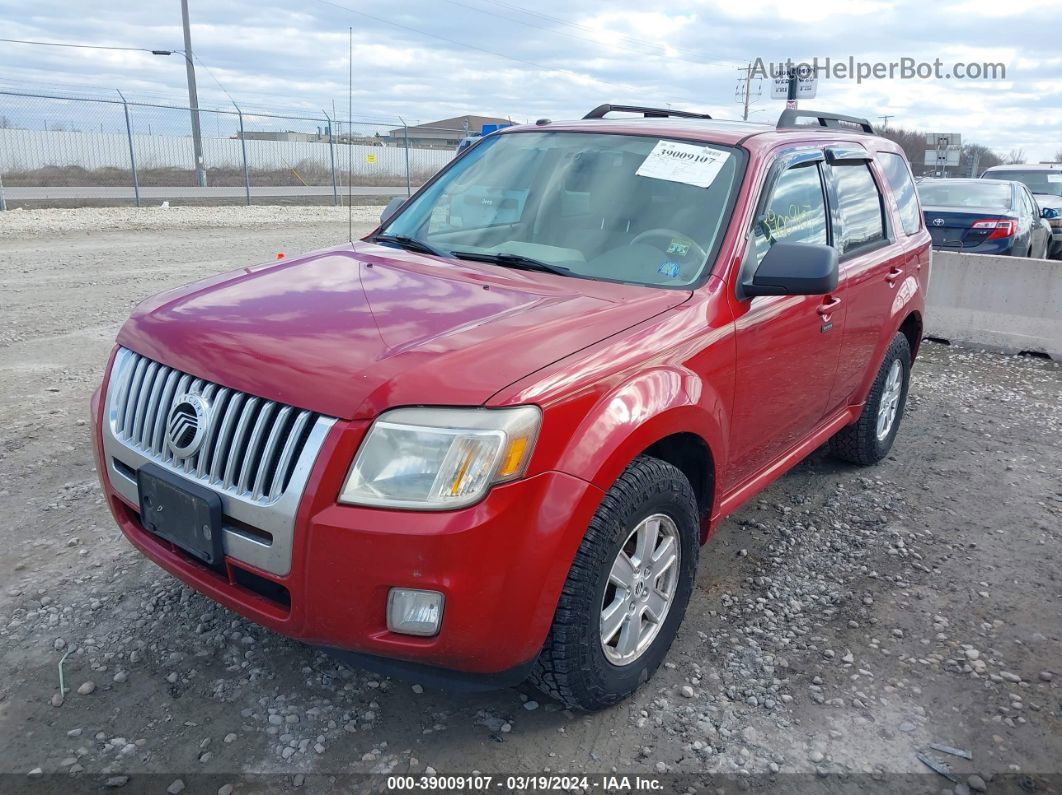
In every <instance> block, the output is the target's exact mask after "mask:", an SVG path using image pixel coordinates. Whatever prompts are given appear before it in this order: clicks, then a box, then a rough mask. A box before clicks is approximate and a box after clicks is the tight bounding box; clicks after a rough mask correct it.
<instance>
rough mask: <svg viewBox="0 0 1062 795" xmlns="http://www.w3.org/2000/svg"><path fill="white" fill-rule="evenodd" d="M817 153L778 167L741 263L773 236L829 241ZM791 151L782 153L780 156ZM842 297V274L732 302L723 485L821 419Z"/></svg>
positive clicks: (757, 255)
mask: <svg viewBox="0 0 1062 795" xmlns="http://www.w3.org/2000/svg"><path fill="white" fill-rule="evenodd" d="M816 155H817V159H810V160H803V161H801V160H800V159H799V158H796V159H795V164H794V165H790V166H787V167H785V166H783V168H782V170H781V171H780V172H778V173H777V176H776V178H775V179H774V182H773V184H771V185H770V187H769V188H768V190H769V191H770V193H769V195H768V198H767V200H766V201H765V202H761V203H760V210H759V211H758V213H757V218H756V220H755V222H754V226H753V229H752V232H751V235H750V238H749V243H748V245H749V247H750V250H749V251H748V252H747V254H746V267H748V268H753V269H754V268H755V267H756V266H757V265H758V264H759V262H760V260H762V259H763V256H764V254H766V252H767V250H768V249H769V248H770V247H771V246H772V245H773V244H774V243H776V242H778V241H780V240H786V241H789V242H798V243H819V244H824V245H828V244H830V243H831V242H832V240H831V230H830V224H829V223H828V220H827V218H828V213H827V204H826V198H825V190H824V182H823V173H822V164H821V162H820V161H821V152H818V153H815V152H813V153H812V157H813V158H814V157H815V156H816ZM791 157H792V156H787V155H785V154H783V155H782V162H783V163H784V162H786V160H787V159H789V158H791ZM775 168H776V169H777V166H776V167H775ZM750 257H751V258H752V261H751V262H749V261H748V258H750ZM739 278H740V277H739ZM845 304H846V301H845V285H844V282H843V281H841V282H839V283H838V285H837V289H836V290H835V291H834V292H833V293H832V294H830V295H824V296H823V295H811V296H803V295H795V296H791V295H785V296H760V297H756V298H752V299H751V300H750V299H746V300H744V301H742V302H740V303H739V304H738V306H737V309H736V320H735V340H736V352H735V353H736V359H735V368H736V372H735V392H734V410H733V416H732V427H731V442H730V455H729V466H728V467H727V477H726V481H727V483H726V486H725V487H724V488H725V489H727V490H730V489H733V488H734V487H736V486H738V485H740V484H741V483H743V482H744V481H746V480H747V479H749V478H750V477H752V476H753V475H755V474H756V473H757V472H759V471H761V470H762V469H764V468H765V467H766V466H768V465H769V464H771V463H772V462H774V461H775V460H776V459H777V458H779V457H780V456H781V455H783V454H784V453H785V452H786V451H787V450H788V449H790V448H791V447H793V446H794V445H796V444H797V443H798V442H800V441H801V440H803V439H804V438H805V437H807V436H808V434H810V433H811V431H812V430H813V429H814V428H815V427H816V426H817V425H818V424H819V423H820V422H821V421H822V420H823V418H824V416H825V414H826V411H827V404H828V402H829V398H830V394H831V392H832V391H833V384H834V376H835V373H836V370H837V360H838V356H839V353H840V345H841V336H842V333H843V329H844V322H845V320H844V318H845V312H846V309H847V307H846V305H845Z"/></svg>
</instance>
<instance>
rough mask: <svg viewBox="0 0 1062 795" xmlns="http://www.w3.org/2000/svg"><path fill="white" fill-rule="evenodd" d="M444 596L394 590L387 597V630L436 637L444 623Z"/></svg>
mask: <svg viewBox="0 0 1062 795" xmlns="http://www.w3.org/2000/svg"><path fill="white" fill-rule="evenodd" d="M442 612H443V595H442V594H441V593H439V592H438V591H419V590H415V589H413V588H392V589H391V592H390V593H389V594H388V595H387V628H388V629H389V630H391V631H392V632H400V633H402V634H403V635H435V634H437V633H438V632H439V625H440V624H441V623H442Z"/></svg>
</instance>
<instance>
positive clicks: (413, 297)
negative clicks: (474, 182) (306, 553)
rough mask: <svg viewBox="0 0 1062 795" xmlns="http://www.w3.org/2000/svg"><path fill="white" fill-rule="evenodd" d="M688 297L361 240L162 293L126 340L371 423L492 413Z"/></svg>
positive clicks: (261, 390)
mask: <svg viewBox="0 0 1062 795" xmlns="http://www.w3.org/2000/svg"><path fill="white" fill-rule="evenodd" d="M689 295H690V293H689V292H688V291H682V290H668V289H660V288H650V287H640V286H636V285H626V284H614V283H609V282H595V281H591V280H586V279H578V278H570V277H563V276H556V275H553V274H542V273H532V272H527V271H517V270H512V269H503V268H500V267H497V266H494V265H483V264H480V263H472V262H463V261H460V262H455V261H453V260H448V259H442V258H437V257H430V256H425V255H420V254H413V253H409V252H405V251H400V250H397V249H394V248H391V247H385V246H380V245H376V244H371V243H364V242H358V243H355V244H354V245H349V244H348V245H345V246H342V247H337V248H334V249H330V250H326V251H320V252H315V253H313V254H309V255H307V256H304V257H300V258H297V259H292V260H288V261H284V262H280V263H270V264H268V265H262V266H257V267H251V268H244V269H241V270H238V271H233V272H231V273H227V274H222V275H220V276H215V277H212V278H209V279H206V280H203V281H200V282H196V283H194V284H191V285H188V286H186V287H181V288H178V289H175V290H170V291H168V292H165V293H162V294H160V295H157V296H155V297H153V298H150V299H148V300H147V301H145V302H144V303H143V304H141V305H140V306H139V307H137V309H136V311H135V312H134V313H133V315H132V316H131V317H130V318H129V320H128V321H126V323H125V325H124V326H123V327H122V329H121V331H120V332H119V335H118V342H119V344H121V345H123V346H125V347H127V348H130V349H132V350H134V351H136V352H138V353H140V354H142V355H144V356H148V357H150V358H152V359H155V360H156V361H159V362H162V363H163V364H166V365H169V366H170V367H175V368H177V369H179V370H183V371H184V372H187V373H191V374H192V375H195V376H197V377H199V378H204V379H207V380H210V381H213V382H215V383H219V384H223V385H225V386H228V387H231V388H234V389H239V390H241V391H244V392H249V393H251V394H255V395H259V396H261V397H265V398H269V399H271V400H276V401H280V402H283V403H288V404H291V405H294V406H298V407H300V408H306V409H310V410H313V411H318V412H321V413H324V414H328V415H331V416H334V417H340V418H346V419H354V418H368V417H373V416H375V415H376V414H378V413H379V412H380V411H382V410H384V409H386V408H389V407H392V406H398V405H410V404H418V403H436V404H447V405H479V404H482V403H484V402H485V401H487V400H488V399H489V398H490V397H491V396H492V395H493V394H495V393H496V392H497V391H498V390H499V389H502V388H504V387H505V386H508V385H509V384H511V383H513V382H514V381H517V380H519V379H521V378H525V377H526V376H528V375H530V374H531V373H533V372H534V371H536V370H538V369H540V368H542V367H545V366H547V365H549V364H552V363H553V362H555V361H557V360H558V359H561V358H564V357H565V356H568V355H570V354H572V353H574V352H576V351H578V350H580V349H581V348H584V347H586V346H588V345H592V344H594V343H596V342H598V341H600V340H602V339H604V338H606V337H609V336H611V335H613V334H617V333H619V332H621V331H623V330H624V329H626V328H629V327H631V326H633V325H635V324H637V323H640V322H642V321H644V320H647V319H648V318H650V317H652V316H654V315H656V314H659V313H660V312H663V311H666V310H668V309H670V308H672V307H674V306H677V305H679V304H681V303H682V302H684V301H685V300H687V299H688V298H689Z"/></svg>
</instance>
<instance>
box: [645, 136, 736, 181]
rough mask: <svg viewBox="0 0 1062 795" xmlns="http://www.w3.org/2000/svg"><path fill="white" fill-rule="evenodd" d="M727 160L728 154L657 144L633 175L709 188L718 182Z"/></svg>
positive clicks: (664, 142)
mask: <svg viewBox="0 0 1062 795" xmlns="http://www.w3.org/2000/svg"><path fill="white" fill-rule="evenodd" d="M728 157H730V153H729V152H722V151H720V150H718V149H712V148H711V147H708V146H697V145H695V144H680V143H678V142H676V141H658V142H657V144H656V146H654V147H653V151H652V152H650V153H649V154H648V155H647V156H646V158H645V160H643V161H642V164H641V165H640V166H638V170H637V171H635V172H634V173H635V174H637V175H638V176H639V177H652V178H653V179H666V180H669V181H670V182H684V183H686V184H687V185H696V186H697V187H698V188H707V187H708V186H709V185H711V184H712V182H714V181H715V178H716V177H717V176H718V175H719V171H720V169H722V167H723V164H725V163H726V161H727V158H728Z"/></svg>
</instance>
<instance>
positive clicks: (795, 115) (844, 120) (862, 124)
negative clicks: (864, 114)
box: [775, 108, 874, 135]
mask: <svg viewBox="0 0 1062 795" xmlns="http://www.w3.org/2000/svg"><path fill="white" fill-rule="evenodd" d="M797 119H815V120H816V122H817V123H818V125H819V126H820V127H832V128H834V129H840V130H844V129H847V126H848V125H853V126H855V127H859V128H860V129H861V130H862V131H863V132H865V133H870V134H871V135H874V128H873V127H871V126H870V122H869V121H867V120H866V119H861V118H859V117H858V116H844V115H842V114H840V113H826V112H825V111H821V110H797V109H795V108H786V109H785V110H783V111H782V115H781V116H779V117H778V124H777V125H776V126H775V127H776V129H779V130H791V129H793V128H794V127H809V126H812V127H813V126H814V125H806V124H797Z"/></svg>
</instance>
